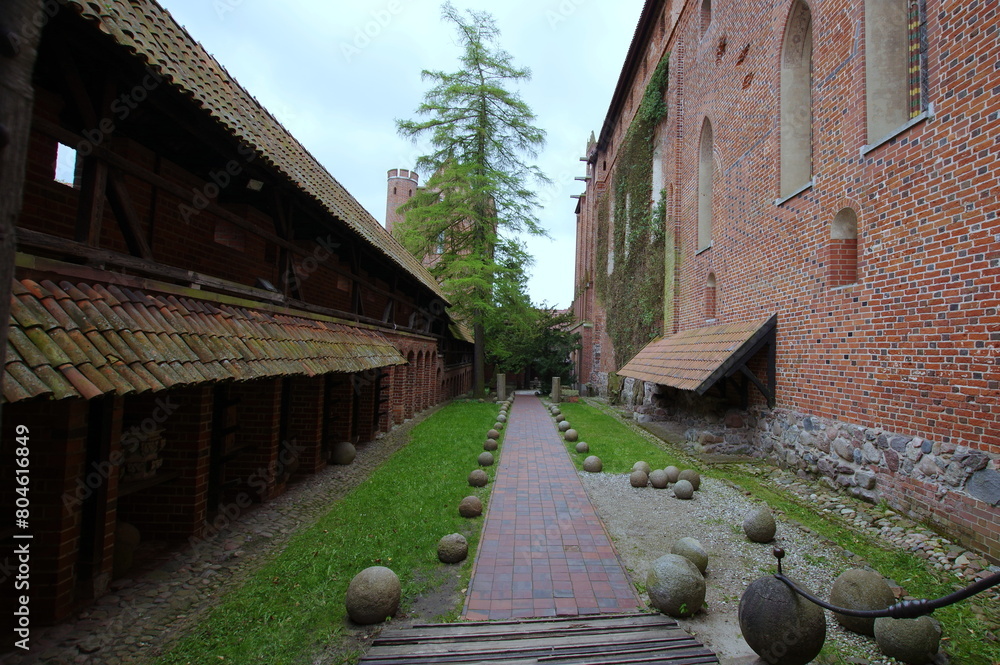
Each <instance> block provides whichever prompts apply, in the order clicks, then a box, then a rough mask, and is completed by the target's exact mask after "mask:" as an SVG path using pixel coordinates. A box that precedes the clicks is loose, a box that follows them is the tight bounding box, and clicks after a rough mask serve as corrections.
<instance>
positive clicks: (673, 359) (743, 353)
mask: <svg viewBox="0 0 1000 665" xmlns="http://www.w3.org/2000/svg"><path fill="white" fill-rule="evenodd" d="M776 325H777V317H776V316H772V317H771V318H769V319H765V320H763V321H747V322H741V323H727V324H723V325H718V326H709V327H707V328H694V329H692V330H684V331H682V332H679V333H677V334H676V335H672V336H670V337H665V338H662V339H658V340H654V341H652V342H650V343H649V344H647V345H646V347H645V348H644V349H643V350H642V351H640V352H639V353H637V354H636V355H635V357H634V358H632V360H630V361H628V363H626V365H625V366H624V367H623V368H622V369H621V370H619V372H618V373H619V374H621V375H622V376H629V377H632V378H634V379H639V380H641V381H650V382H652V383H659V384H662V385H666V386H673V387H674V388H679V389H680V390H692V391H695V392H697V393H698V394H704V393H705V391H707V390H708V389H709V388H711V387H712V385H713V384H714V383H715V382H716V381H718V380H719V379H720V378H722V377H724V376H728V375H729V374H732V373H733V372H735V371H738V370H739V367H740V366H741V365H742V364H744V363H746V361H747V360H749V359H750V357H751V356H752V355H753V354H754V353H756V352H757V351H759V350H760V345H761V344H762V342H764V341H766V340H767V339H768V338H769V336H770V335H771V333H772V332H773V331H774V329H775V327H776Z"/></svg>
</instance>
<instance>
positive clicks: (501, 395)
mask: <svg viewBox="0 0 1000 665" xmlns="http://www.w3.org/2000/svg"><path fill="white" fill-rule="evenodd" d="M506 399H507V375H506V374H497V401H498V402H503V401H504V400H506Z"/></svg>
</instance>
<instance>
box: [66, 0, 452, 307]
mask: <svg viewBox="0 0 1000 665" xmlns="http://www.w3.org/2000/svg"><path fill="white" fill-rule="evenodd" d="M68 4H69V5H70V6H71V7H73V8H74V9H75V10H76V11H77V12H79V13H80V14H81V15H82V16H83V17H84V18H87V19H89V20H90V21H92V22H93V23H95V24H96V26H97V28H98V29H99V30H101V31H102V32H104V33H105V34H107V35H109V36H110V38H111V39H112V40H114V41H115V42H116V43H117V44H119V45H120V46H122V47H124V48H126V49H127V50H129V51H130V52H132V53H134V54H135V55H136V56H137V57H138V58H139V59H141V60H142V61H143V62H144V63H145V65H147V66H148V67H150V68H151V69H153V70H154V71H157V72H158V73H159V74H161V75H162V76H163V77H164V78H165V81H166V85H169V86H172V87H173V88H174V89H175V90H176V91H177V92H179V93H180V94H181V95H183V96H185V97H188V98H190V99H192V101H193V103H194V104H195V105H197V106H199V107H200V108H202V109H203V110H204V112H205V113H207V114H208V115H209V116H211V117H212V119H213V120H214V121H215V122H217V123H218V124H219V125H221V126H222V127H223V128H225V129H226V131H228V132H229V134H230V135H231V136H233V137H234V138H236V139H238V140H240V141H242V142H245V143H246V144H247V145H249V146H250V147H251V148H252V149H253V151H254V152H255V153H256V154H257V155H258V156H259V157H260V158H261V160H262V161H263V162H265V163H267V164H269V165H270V166H271V167H273V168H274V169H275V170H276V171H278V172H280V173H282V174H284V175H285V176H286V177H287V178H288V179H289V180H290V181H291V182H292V183H294V185H295V186H296V187H298V188H299V189H300V190H301V191H302V192H303V193H304V194H305V195H307V196H309V197H311V198H312V199H313V200H315V201H316V202H317V203H318V204H320V205H321V206H322V207H323V208H324V209H325V210H326V211H327V212H328V213H329V214H330V215H332V216H333V217H336V218H337V219H339V220H341V221H342V222H343V223H344V224H346V225H347V226H348V227H349V228H350V229H351V230H352V231H353V232H354V233H356V234H357V235H358V236H360V237H361V238H362V239H364V241H365V242H367V243H368V244H370V245H371V246H373V247H374V248H375V249H376V250H377V251H379V252H380V253H382V254H383V255H385V256H387V257H388V258H389V259H390V260H392V261H393V262H394V263H395V264H397V265H399V266H400V267H402V268H404V269H405V270H406V271H407V272H409V273H410V274H411V275H413V276H414V277H415V278H416V279H417V280H419V281H420V282H421V283H422V284H423V285H424V286H425V287H426V288H428V289H430V290H431V291H432V292H433V293H434V294H436V295H437V296H438V297H439V298H441V299H442V300H446V297H445V296H444V294H443V292H442V291H441V288H440V286H439V285H438V283H437V281H436V280H435V279H434V278H433V277H432V276H431V274H430V273H429V272H428V271H427V269H426V268H425V267H424V266H423V265H422V264H421V262H420V261H419V260H418V259H416V258H415V257H414V256H413V255H412V254H410V253H409V252H408V251H406V249H405V248H403V246H402V245H401V244H400V243H399V241H397V240H396V239H395V238H393V237H392V236H391V235H390V234H389V233H388V232H387V231H386V230H385V229H384V228H383V227H382V225H381V224H379V223H378V222H377V221H376V220H375V218H374V217H372V215H371V214H370V213H369V212H368V211H367V210H365V209H364V207H363V206H362V205H361V204H360V203H359V202H358V201H357V200H356V199H355V198H354V197H353V196H351V194H349V193H348V192H347V190H346V189H344V187H343V186H342V185H341V184H340V183H339V182H338V181H337V180H336V179H335V178H334V177H333V176H332V175H330V173H329V172H328V171H327V170H326V169H325V168H324V167H323V166H322V165H321V164H320V163H319V162H318V161H317V160H316V158H315V157H313V156H312V155H311V154H310V153H309V151H307V150H306V149H305V148H304V147H303V146H302V145H301V144H300V143H299V142H298V141H296V140H295V138H294V137H292V135H291V134H290V133H289V132H288V131H287V130H286V129H285V128H284V127H283V126H282V125H281V124H280V123H279V122H278V121H277V120H276V119H275V118H274V116H272V115H271V114H270V113H269V112H268V111H267V110H266V109H265V108H264V107H262V106H261V105H260V103H258V102H257V100H256V99H254V98H253V97H252V96H251V95H250V94H249V93H248V92H247V91H246V90H244V89H243V88H242V87H241V86H240V84H239V83H238V82H236V81H235V80H234V79H233V78H232V77H231V76H230V75H229V74H228V73H227V72H226V70H225V69H224V68H223V67H222V66H221V65H219V63H218V62H217V61H216V60H215V59H214V58H212V56H210V55H209V54H208V53H207V52H206V51H205V49H204V48H203V47H202V46H201V45H200V44H198V43H197V42H196V41H195V40H194V39H192V37H191V36H190V35H189V34H188V33H187V31H186V30H184V28H182V27H181V26H180V25H178V24H177V22H176V21H175V20H174V19H173V17H172V16H170V14H169V13H168V12H166V11H165V10H164V9H163V8H161V7H160V6H159V5H158V4H157V3H156V2H154V1H153V0H107V1H106V2H101V3H95V2H88V1H86V0H68Z"/></svg>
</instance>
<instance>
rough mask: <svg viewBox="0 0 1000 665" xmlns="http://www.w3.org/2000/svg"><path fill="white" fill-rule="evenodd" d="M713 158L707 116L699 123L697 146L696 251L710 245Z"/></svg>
mask: <svg viewBox="0 0 1000 665" xmlns="http://www.w3.org/2000/svg"><path fill="white" fill-rule="evenodd" d="M714 179H715V160H714V158H713V149H712V123H711V121H709V119H708V118H705V121H704V122H703V123H702V124H701V141H700V143H699V147H698V251H701V250H703V249H706V248H708V247H711V246H712V188H713V182H712V181H713V180H714Z"/></svg>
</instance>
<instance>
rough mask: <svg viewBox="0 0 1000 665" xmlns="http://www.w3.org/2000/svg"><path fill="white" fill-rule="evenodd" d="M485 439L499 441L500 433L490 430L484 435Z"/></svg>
mask: <svg viewBox="0 0 1000 665" xmlns="http://www.w3.org/2000/svg"><path fill="white" fill-rule="evenodd" d="M486 438H487V439H499V438H500V432H499V431H497V430H496V429H491V430H490V431H489V432H487V433H486Z"/></svg>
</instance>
